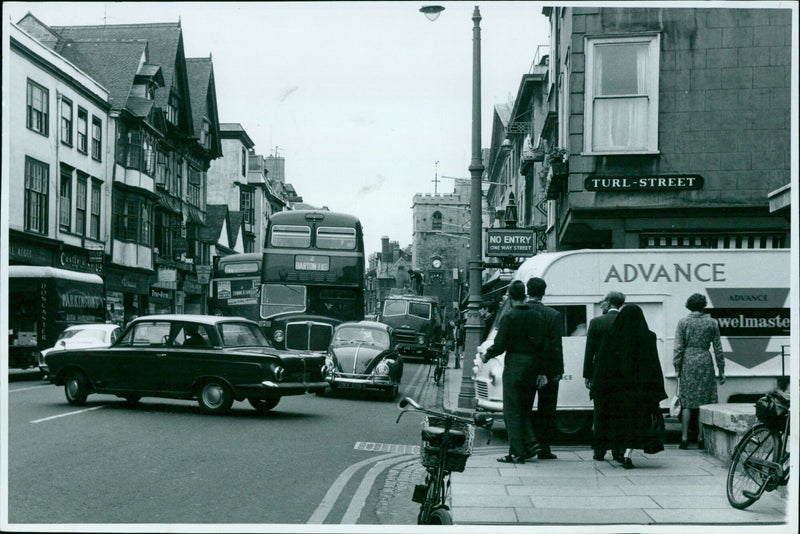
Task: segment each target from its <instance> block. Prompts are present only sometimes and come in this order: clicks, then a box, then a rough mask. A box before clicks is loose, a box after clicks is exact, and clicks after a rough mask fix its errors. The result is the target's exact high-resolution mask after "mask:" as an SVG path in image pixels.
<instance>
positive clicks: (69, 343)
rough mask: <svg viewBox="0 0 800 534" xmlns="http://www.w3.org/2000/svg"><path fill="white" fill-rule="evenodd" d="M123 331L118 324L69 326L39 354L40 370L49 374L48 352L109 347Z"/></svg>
mask: <svg viewBox="0 0 800 534" xmlns="http://www.w3.org/2000/svg"><path fill="white" fill-rule="evenodd" d="M121 332H122V328H120V327H119V326H118V325H116V324H105V323H98V324H78V325H74V326H68V327H67V328H65V329H64V331H63V332H61V333H60V334H59V335H58V339H56V342H55V345H53V346H52V347H50V348H49V349H44V350H43V351H42V352H41V353H40V354H39V370H40V371H41V372H42V373H44V374H48V373H49V371H50V370H49V369H48V368H47V364H45V360H44V359H45V356H47V354H48V353H50V352H53V351H58V350H67V349H85V348H92V347H109V346H111V344H112V343H114V342H115V341H116V340H117V338H118V337H119V335H120V333H121Z"/></svg>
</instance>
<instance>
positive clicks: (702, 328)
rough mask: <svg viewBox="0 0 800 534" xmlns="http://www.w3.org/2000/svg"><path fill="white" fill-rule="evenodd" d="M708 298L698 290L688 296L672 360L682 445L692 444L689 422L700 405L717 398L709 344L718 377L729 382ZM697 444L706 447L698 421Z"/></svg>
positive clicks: (710, 402)
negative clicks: (685, 312)
mask: <svg viewBox="0 0 800 534" xmlns="http://www.w3.org/2000/svg"><path fill="white" fill-rule="evenodd" d="M706 304H707V301H706V298H705V297H704V296H703V295H701V294H700V293H695V294H693V295H692V296H690V297H689V298H688V299H687V300H686V308H687V309H688V310H689V312H690V313H689V315H687V316H686V317H683V318H681V319H680V320H679V321H678V326H677V328H676V330H675V347H674V352H673V358H672V363H673V365H674V366H675V374H676V375H677V376H678V388H679V392H678V398H679V399H680V403H681V443H680V445H679V447H680V448H681V449H687V448H688V447H689V423H690V422H691V419H692V418H694V419H695V420H696V419H697V416H698V415H699V411H700V406H701V405H703V404H714V403H716V402H717V384H716V383H715V382H714V364H713V362H712V361H711V353H710V352H709V350H708V349H709V346H713V347H714V359H715V360H716V362H717V372H718V377H717V381H719V383H720V384H724V383H725V357H724V356H723V355H722V343H721V342H720V340H719V325H718V324H717V321H716V320H714V319H713V318H712V317H711V316H710V315H708V314H707V313H705V308H706ZM698 427H700V428H699V429H698V434H697V448H698V449H704V448H705V440H704V439H703V437H704V436H703V429H702V425H698Z"/></svg>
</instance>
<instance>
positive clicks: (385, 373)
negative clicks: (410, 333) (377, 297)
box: [325, 321, 403, 401]
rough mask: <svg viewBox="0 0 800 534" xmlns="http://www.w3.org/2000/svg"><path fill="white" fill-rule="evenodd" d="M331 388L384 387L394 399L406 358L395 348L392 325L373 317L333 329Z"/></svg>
mask: <svg viewBox="0 0 800 534" xmlns="http://www.w3.org/2000/svg"><path fill="white" fill-rule="evenodd" d="M325 368H326V374H327V379H328V381H329V382H330V386H331V388H332V389H336V388H338V387H340V386H341V387H350V388H363V389H372V390H379V391H383V392H384V394H385V397H386V400H389V401H391V400H394V398H395V397H396V396H397V391H398V390H399V389H400V380H401V379H402V378H403V359H402V358H401V357H400V355H399V354H398V353H397V349H396V348H395V342H394V336H393V335H392V328H391V327H390V326H388V325H385V324H383V323H378V322H374V321H350V322H345V323H342V324H340V325H339V326H337V327H336V330H334V332H333V340H332V341H331V344H330V347H329V348H328V357H327V359H326V362H325Z"/></svg>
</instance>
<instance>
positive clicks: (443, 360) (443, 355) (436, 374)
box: [433, 348, 450, 386]
mask: <svg viewBox="0 0 800 534" xmlns="http://www.w3.org/2000/svg"><path fill="white" fill-rule="evenodd" d="M449 359H450V353H449V352H448V351H447V348H444V349H443V350H441V351H439V354H438V355H437V357H436V360H435V361H434V368H433V381H434V383H435V384H436V385H437V386H438V385H439V384H440V383H441V382H442V380H443V379H444V372H445V369H447V363H448V360H449Z"/></svg>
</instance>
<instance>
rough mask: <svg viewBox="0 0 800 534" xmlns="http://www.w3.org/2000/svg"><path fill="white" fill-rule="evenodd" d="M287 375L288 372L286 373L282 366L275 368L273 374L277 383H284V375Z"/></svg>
mask: <svg viewBox="0 0 800 534" xmlns="http://www.w3.org/2000/svg"><path fill="white" fill-rule="evenodd" d="M285 373H286V371H285V370H284V368H283V367H282V366H280V365H276V366H275V367H274V368H273V369H272V374H274V375H275V380H276V381H278V382H280V381H282V380H283V376H284V374H285Z"/></svg>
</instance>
